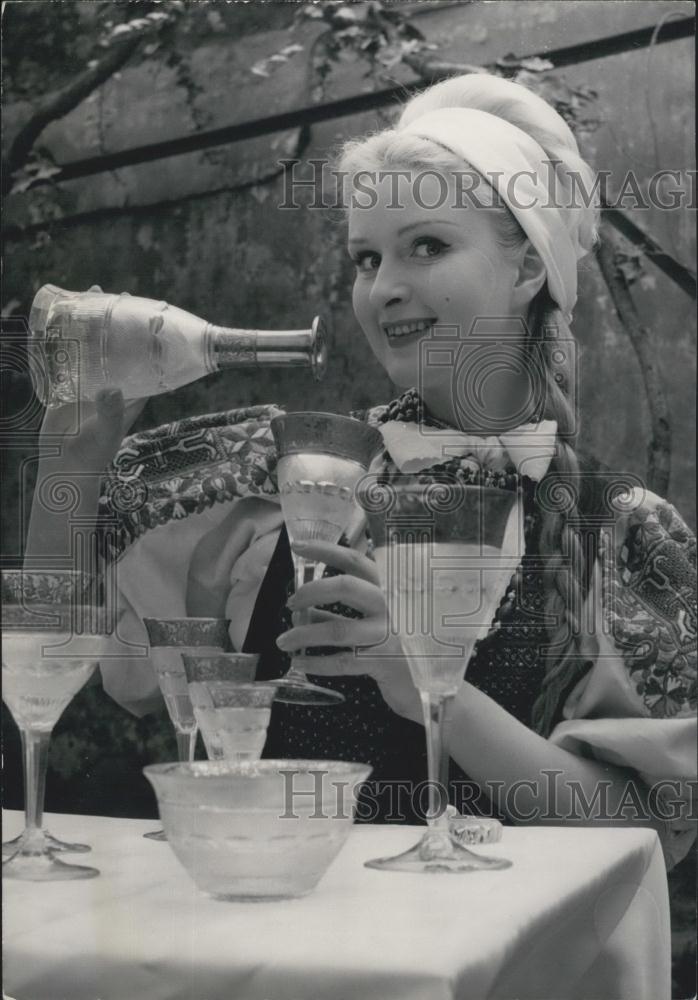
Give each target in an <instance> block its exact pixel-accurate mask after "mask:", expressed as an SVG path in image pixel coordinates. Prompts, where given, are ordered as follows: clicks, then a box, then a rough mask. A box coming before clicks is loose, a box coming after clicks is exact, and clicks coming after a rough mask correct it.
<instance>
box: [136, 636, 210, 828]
mask: <svg viewBox="0 0 698 1000" xmlns="http://www.w3.org/2000/svg"><path fill="white" fill-rule="evenodd" d="M143 622H144V624H145V627H146V629H147V631H148V641H149V643H150V656H151V660H152V663H153V666H154V668H155V673H156V676H157V679H158V684H159V685H160V690H161V692H162V696H163V698H164V699H165V706H166V708H167V712H168V714H169V716H170V721H171V722H172V725H173V726H174V729H175V735H176V737H177V756H178V759H179V761H180V763H186V762H187V761H192V760H193V759H194V750H195V747H196V734H197V731H198V727H197V724H196V718H195V717H194V709H193V707H192V703H191V699H190V697H189V690H188V687H187V676H186V674H185V672H184V663H183V662H182V654H183V653H198V654H200V655H211V654H217V653H220V652H222V651H223V650H224V649H226V648H227V647H228V646H229V644H230V638H229V634H228V629H229V626H230V620H229V619H228V618H185V617H182V618H144V619H143ZM144 836H145V837H147V838H148V839H149V840H166V839H167V838H166V837H165V832H164V830H156V831H154V832H153V833H146V834H144Z"/></svg>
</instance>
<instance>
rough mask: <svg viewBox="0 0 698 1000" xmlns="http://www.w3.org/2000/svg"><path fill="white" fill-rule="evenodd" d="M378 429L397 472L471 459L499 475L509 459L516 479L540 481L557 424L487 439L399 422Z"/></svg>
mask: <svg viewBox="0 0 698 1000" xmlns="http://www.w3.org/2000/svg"><path fill="white" fill-rule="evenodd" d="M378 429H379V430H380V432H381V434H382V435H383V441H384V442H385V447H386V448H387V450H388V452H389V453H390V457H391V458H392V460H393V461H394V462H395V464H396V465H397V467H398V469H399V470H400V472H404V473H411V472H420V471H421V470H422V469H428V468H430V467H431V466H432V465H438V464H440V463H442V462H448V461H450V460H451V459H452V458H456V457H459V458H471V459H472V460H473V462H474V463H476V464H477V465H478V466H481V467H484V468H487V469H492V470H494V471H503V470H504V469H505V468H506V465H507V459H509V460H511V462H513V463H514V465H515V466H516V470H517V472H518V473H519V474H520V475H522V476H528V477H529V478H530V479H533V480H540V479H542V478H543V476H544V475H545V474H546V472H547V471H548V467H549V466H550V462H551V461H552V457H553V455H554V454H555V441H556V435H557V421H555V420H541V421H540V423H537V424H521V425H520V426H519V427H515V428H514V429H513V430H510V431H506V432H505V433H503V434H500V435H498V436H495V435H492V436H490V437H480V436H478V435H477V434H464V433H462V432H461V431H456V430H452V429H450V428H445V429H443V430H442V429H440V428H436V427H426V426H424V425H423V424H418V423H413V422H405V421H400V420H388V421H387V422H386V423H384V424H380V425H379V427H378Z"/></svg>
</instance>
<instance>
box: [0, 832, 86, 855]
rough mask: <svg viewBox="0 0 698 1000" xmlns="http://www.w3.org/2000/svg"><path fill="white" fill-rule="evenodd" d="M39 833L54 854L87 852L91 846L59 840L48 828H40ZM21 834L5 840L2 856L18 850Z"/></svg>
mask: <svg viewBox="0 0 698 1000" xmlns="http://www.w3.org/2000/svg"><path fill="white" fill-rule="evenodd" d="M41 834H42V836H43V838H44V842H45V844H46V846H47V847H49V848H50V849H51V850H52V851H53V852H54V854H87V852H88V851H91V850H92V848H91V847H90V845H89V844H71V843H69V842H68V841H66V840H59V839H58V837H54V836H53V834H52V833H49V831H48V830H45V829H42V831H41ZM22 836H23V834H21V833H20V835H19V836H18V837H14V838H13V839H12V840H6V841H5V842H4V843H3V845H2V856H3V858H11V857H13V855H15V854H16V853H17V851H18V850H19V846H20V844H21V843H22Z"/></svg>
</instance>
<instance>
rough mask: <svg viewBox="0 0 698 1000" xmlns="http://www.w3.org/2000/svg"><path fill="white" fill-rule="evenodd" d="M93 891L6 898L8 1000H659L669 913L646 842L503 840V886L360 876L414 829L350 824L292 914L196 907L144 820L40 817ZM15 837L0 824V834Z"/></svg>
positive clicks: (60, 888) (10, 889)
mask: <svg viewBox="0 0 698 1000" xmlns="http://www.w3.org/2000/svg"><path fill="white" fill-rule="evenodd" d="M47 825H48V826H49V828H50V829H51V830H52V831H53V832H55V833H56V834H57V835H58V836H60V837H67V838H73V839H81V840H87V841H88V842H89V843H91V844H92V845H93V851H92V854H91V855H81V856H80V857H78V856H75V860H76V861H78V862H79V861H80V860H84V861H85V862H89V863H90V864H94V865H96V866H97V867H98V868H99V869H100V870H101V872H102V875H101V877H100V878H95V879H91V880H87V881H84V882H61V883H59V882H54V883H49V884H43V885H37V884H33V883H27V882H15V881H12V880H7V881H6V882H5V885H4V965H5V968H4V988H5V991H6V994H7V996H8V997H12V998H14V1000H127V998H129V1000H456V998H457V1000H466V998H467V1000H478V998H485V997H487V998H492V1000H494V998H502V1000H503V998H507V1000H510V998H513V997H517V998H520V1000H526V998H530V1000H533V998H535V1000H544V998H550V1000H566V998H570V1000H625V998H627V1000H631V998H632V1000H666V998H668V997H669V996H670V944H669V909H668V898H667V887H666V875H665V872H664V864H663V860H662V854H661V849H660V847H659V843H658V840H657V838H656V835H655V834H654V833H653V832H650V831H647V830H642V829H625V830H621V829H609V830H589V829H571V828H565V827H528V828H516V829H506V830H505V832H504V838H503V840H502V842H501V843H499V844H495V845H492V846H490V847H487V848H480V849H481V850H483V851H486V850H489V851H490V852H492V853H498V854H501V855H503V856H506V857H509V858H510V859H511V860H512V861H513V863H514V865H513V867H512V868H510V869H508V870H506V871H499V872H474V873H470V874H466V875H433V876H425V875H412V874H404V873H397V872H379V871H372V870H369V869H367V868H364V867H363V862H364V861H365V860H366V859H368V858H371V857H375V856H377V855H384V854H389V853H395V852H397V851H399V850H402V849H404V848H406V847H408V846H409V845H410V844H411V843H413V842H414V840H415V839H416V837H417V834H418V832H419V831H418V830H417V829H416V828H414V827H411V828H410V827H388V826H382V827H380V826H358V827H355V828H354V830H353V831H352V835H351V836H350V838H349V840H348V842H347V844H346V845H345V846H344V848H343V850H342V852H341V853H340V855H339V856H338V857H337V858H336V859H335V861H334V863H333V864H332V866H331V867H330V868H329V870H328V871H327V873H326V874H325V876H324V878H323V879H322V881H321V882H320V884H319V886H318V887H317V888H316V890H315V891H314V892H313V893H312V894H311V895H309V896H306V897H305V898H303V899H297V900H287V901H283V902H272V903H246V904H243V903H226V902H222V901H219V900H214V899H210V898H208V897H206V896H204V895H203V894H201V893H199V892H198V890H197V889H196V887H195V886H194V884H193V882H191V881H190V879H189V877H188V875H187V874H186V872H185V871H184V869H183V868H181V866H180V865H179V863H178V862H177V860H176V858H175V857H174V855H173V854H172V852H171V850H170V848H169V847H168V845H167V844H166V843H157V842H154V841H150V840H144V839H143V837H142V834H143V833H144V831H146V830H149V829H153V828H155V826H156V825H157V824H156V823H154V822H145V821H143V820H128V819H105V818H103V817H93V816H88V817H82V816H63V815H57V816H49V817H47ZM19 828H21V817H20V816H19V814H17V813H8V814H6V823H5V824H4V836H5V838H7V837H8V836H12V835H14V833H15V832H17V830H18V829H19Z"/></svg>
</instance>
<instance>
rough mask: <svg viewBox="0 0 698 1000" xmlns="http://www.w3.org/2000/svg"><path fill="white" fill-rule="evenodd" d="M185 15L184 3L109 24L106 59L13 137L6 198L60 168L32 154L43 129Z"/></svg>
mask: <svg viewBox="0 0 698 1000" xmlns="http://www.w3.org/2000/svg"><path fill="white" fill-rule="evenodd" d="M183 11H184V3H183V0H170V2H169V3H168V4H167V6H166V8H165V10H159V9H158V10H153V11H150V12H149V13H147V14H145V15H144V16H142V17H132V18H130V19H128V20H127V21H124V22H121V23H119V24H114V23H113V22H111V21H107V22H106V23H105V30H104V32H103V33H102V35H101V37H100V38H99V40H98V42H97V48H98V50H105V51H104V55H101V56H100V57H99V58H94V59H91V60H90V61H89V62H88V63H87V68H86V69H84V70H83V71H82V72H81V73H79V74H78V76H76V77H75V79H73V80H71V81H70V83H68V84H66V86H64V87H62V88H61V89H60V90H58V92H56V93H49V94H47V95H46V96H45V97H43V98H42V99H41V100H40V101H39V104H38V106H37V107H36V108H35V110H34V112H33V114H32V115H31V117H30V118H29V120H28V121H26V122H25V123H24V124H23V125H22V126H21V128H20V129H19V131H18V132H17V135H16V136H15V137H14V140H13V141H12V144H11V146H10V150H9V153H8V155H7V158H6V160H5V162H4V163H3V169H2V194H3V197H4V196H6V195H8V194H11V193H16V192H19V191H26V190H27V189H28V188H30V187H31V186H32V185H33V184H34V183H36V181H37V180H41V179H46V178H50V177H51V176H52V174H53V173H57V172H58V167H56V166H55V164H53V163H52V161H51V160H50V158H49V157H48V156H47V155H46V154H45V153H43V152H41V153H37V152H35V150H34V147H35V144H36V142H37V140H38V138H39V136H40V135H41V133H42V132H43V131H44V129H45V128H46V127H47V126H48V125H50V124H51V123H52V122H54V121H58V120H59V119H60V118H63V117H65V115H67V114H68V113H69V112H70V111H72V110H73V108H76V107H78V105H80V104H81V103H82V102H83V101H84V100H85V99H86V98H87V97H89V96H90V94H92V93H93V92H94V91H95V90H97V88H99V87H101V86H102V85H103V84H104V83H106V81H107V80H109V79H110V78H111V77H113V76H114V74H115V73H117V72H118V71H119V70H120V69H121V67H122V66H124V65H125V64H126V63H127V62H128V61H129V60H130V59H132V58H133V56H134V55H135V53H136V52H137V51H138V49H140V48H141V46H142V45H143V43H144V42H145V41H146V40H148V39H152V38H153V37H154V36H157V35H159V34H160V33H161V32H162V31H163V30H164V29H166V28H169V27H171V26H172V25H173V24H174V23H175V21H176V20H177V19H178V18H179V16H180V15H181V13H182V12H183Z"/></svg>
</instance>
